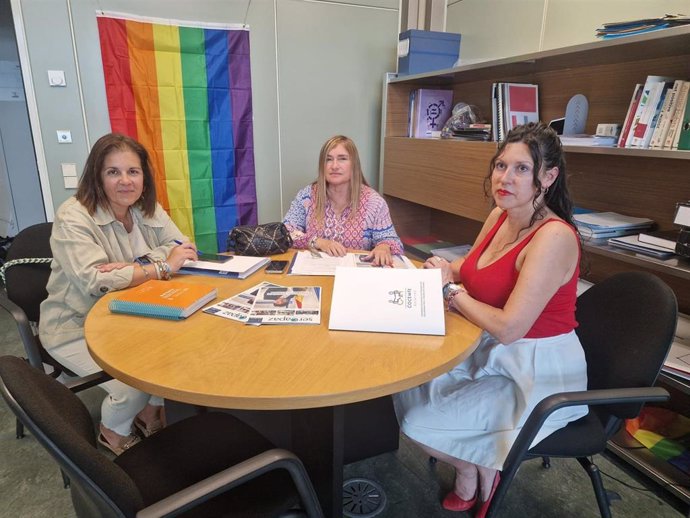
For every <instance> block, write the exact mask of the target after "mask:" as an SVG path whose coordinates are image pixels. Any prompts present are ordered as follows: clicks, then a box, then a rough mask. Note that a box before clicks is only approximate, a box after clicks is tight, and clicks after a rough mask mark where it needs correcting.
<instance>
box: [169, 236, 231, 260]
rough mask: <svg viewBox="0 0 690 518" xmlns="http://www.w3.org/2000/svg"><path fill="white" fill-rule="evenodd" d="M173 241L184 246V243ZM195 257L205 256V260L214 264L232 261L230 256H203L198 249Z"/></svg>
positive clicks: (177, 240)
mask: <svg viewBox="0 0 690 518" xmlns="http://www.w3.org/2000/svg"><path fill="white" fill-rule="evenodd" d="M173 241H174V242H175V243H177V244H178V245H182V244H184V243H182V241H180V240H179V239H173ZM196 255H198V256H202V255H205V256H206V258H205V260H208V261H215V262H219V261H221V262H225V261H229V260H230V259H232V256H231V255H216V254H205V253H204V252H202V251H201V250H199V249H198V248H197V249H196Z"/></svg>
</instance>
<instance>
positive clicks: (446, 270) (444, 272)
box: [422, 255, 454, 284]
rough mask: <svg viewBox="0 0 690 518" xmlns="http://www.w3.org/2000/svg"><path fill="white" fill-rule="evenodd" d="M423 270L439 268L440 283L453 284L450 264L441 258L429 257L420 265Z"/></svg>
mask: <svg viewBox="0 0 690 518" xmlns="http://www.w3.org/2000/svg"><path fill="white" fill-rule="evenodd" d="M422 267H423V268H440V269H441V282H442V283H443V284H446V283H448V282H454V279H453V271H452V270H451V267H450V263H449V262H448V261H446V260H445V259H444V258H443V257H437V256H435V255H434V256H431V257H429V259H427V260H426V261H425V262H424V264H423V265H422Z"/></svg>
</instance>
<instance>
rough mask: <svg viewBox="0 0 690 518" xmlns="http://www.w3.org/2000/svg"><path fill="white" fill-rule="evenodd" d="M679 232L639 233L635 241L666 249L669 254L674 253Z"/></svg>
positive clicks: (655, 231) (657, 231) (656, 231)
mask: <svg viewBox="0 0 690 518" xmlns="http://www.w3.org/2000/svg"><path fill="white" fill-rule="evenodd" d="M679 233H680V231H679V230H677V229H675V230H654V231H649V232H640V233H639V234H638V235H637V239H638V240H639V241H640V242H641V243H647V244H650V245H655V246H658V247H661V248H666V249H668V250H670V251H671V252H675V251H676V242H677V241H678V234H679Z"/></svg>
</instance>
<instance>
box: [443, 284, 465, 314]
mask: <svg viewBox="0 0 690 518" xmlns="http://www.w3.org/2000/svg"><path fill="white" fill-rule="evenodd" d="M461 291H464V290H461V289H460V288H458V289H456V290H453V291H451V292H450V293H448V298H446V309H447V310H448V311H453V299H454V298H455V296H456V295H457V294H458V293H460V292H461Z"/></svg>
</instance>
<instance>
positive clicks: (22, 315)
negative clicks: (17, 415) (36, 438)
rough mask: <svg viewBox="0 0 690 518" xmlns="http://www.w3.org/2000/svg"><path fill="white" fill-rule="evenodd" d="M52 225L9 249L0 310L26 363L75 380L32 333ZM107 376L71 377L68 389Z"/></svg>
mask: <svg viewBox="0 0 690 518" xmlns="http://www.w3.org/2000/svg"><path fill="white" fill-rule="evenodd" d="M52 228H53V224H52V223H39V224H37V225H32V226H30V227H27V228H25V229H24V230H22V231H21V232H19V233H18V234H17V235H16V236H15V238H14V240H13V241H12V244H11V245H10V248H9V250H8V251H7V257H6V262H5V264H3V265H2V268H0V272H1V273H2V277H3V282H4V284H5V290H6V293H3V292H2V291H0V307H1V308H3V309H5V310H6V311H7V312H8V313H10V314H11V315H12V318H14V321H15V323H16V324H17V330H18V331H19V337H20V338H21V341H22V345H23V346H24V352H25V353H26V357H27V359H28V361H29V363H30V364H31V365H32V366H33V367H36V368H37V369H41V370H43V369H44V364H45V365H49V366H50V367H51V368H52V374H51V375H52V376H54V377H58V376H59V375H60V374H61V373H62V372H65V373H67V374H69V375H71V376H73V377H74V373H72V372H70V371H69V370H68V369H65V368H64V367H63V366H62V365H60V363H58V362H57V361H56V360H55V359H54V358H53V357H52V356H50V355H49V354H48V353H47V352H46V350H45V349H44V348H43V346H42V345H41V342H40V340H39V339H38V336H37V335H36V334H35V333H36V332H37V329H38V320H39V317H40V306H41V302H43V301H44V300H45V298H46V297H47V296H48V292H47V291H46V285H47V284H48V278H49V277H50V260H51V258H52V257H53V253H52V251H51V249H50V233H51V231H52ZM109 379H111V378H110V376H108V375H107V374H105V373H103V372H99V373H95V374H92V375H90V376H87V377H82V378H78V377H74V378H73V379H72V380H71V381H70V382H69V386H70V388H71V389H72V390H73V391H75V392H78V391H81V390H84V389H87V388H89V387H92V386H94V385H98V384H100V383H103V382H104V381H108V380H109ZM23 436H24V428H23V426H22V424H21V421H19V420H17V438H21V437H23Z"/></svg>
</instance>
